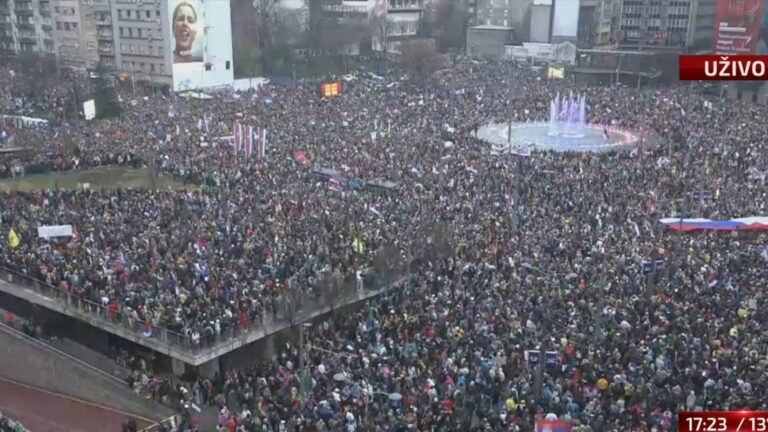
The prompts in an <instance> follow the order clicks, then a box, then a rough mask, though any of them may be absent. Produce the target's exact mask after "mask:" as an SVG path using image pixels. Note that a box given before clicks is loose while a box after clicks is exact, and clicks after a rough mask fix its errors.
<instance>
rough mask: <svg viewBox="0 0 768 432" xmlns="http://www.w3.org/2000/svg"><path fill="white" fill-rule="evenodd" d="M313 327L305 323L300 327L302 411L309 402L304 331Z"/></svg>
mask: <svg viewBox="0 0 768 432" xmlns="http://www.w3.org/2000/svg"><path fill="white" fill-rule="evenodd" d="M310 327H312V323H308V322H304V323H301V324H300V325H299V400H301V406H302V409H303V408H304V404H305V403H306V401H307V397H306V395H307V391H306V390H307V389H306V375H307V373H306V372H307V371H306V368H305V366H304V364H305V363H306V359H305V357H306V351H305V350H304V329H305V328H310Z"/></svg>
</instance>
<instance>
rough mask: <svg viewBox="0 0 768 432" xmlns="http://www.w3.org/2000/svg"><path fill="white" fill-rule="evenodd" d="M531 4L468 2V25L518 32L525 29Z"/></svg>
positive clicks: (505, 0)
mask: <svg viewBox="0 0 768 432" xmlns="http://www.w3.org/2000/svg"><path fill="white" fill-rule="evenodd" d="M576 1H578V0H576ZM535 3H541V2H535ZM533 4H534V0H469V16H470V18H469V25H470V26H479V25H492V26H501V27H512V28H514V29H515V30H516V31H517V32H520V31H521V30H522V29H524V28H525V27H527V26H526V25H525V24H526V21H527V19H528V17H529V16H530V10H531V5H533Z"/></svg>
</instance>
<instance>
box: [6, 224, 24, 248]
mask: <svg viewBox="0 0 768 432" xmlns="http://www.w3.org/2000/svg"><path fill="white" fill-rule="evenodd" d="M8 244H9V245H10V246H11V249H15V248H17V247H19V245H20V244H21V238H20V237H19V235H18V234H16V231H14V230H13V228H11V230H10V231H8Z"/></svg>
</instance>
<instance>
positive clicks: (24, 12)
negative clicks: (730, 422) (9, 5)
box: [13, 3, 35, 16]
mask: <svg viewBox="0 0 768 432" xmlns="http://www.w3.org/2000/svg"><path fill="white" fill-rule="evenodd" d="M13 11H14V12H15V13H16V16H32V15H33V14H34V13H35V11H34V9H32V4H31V3H24V4H19V3H17V4H16V7H15V8H14V9H13Z"/></svg>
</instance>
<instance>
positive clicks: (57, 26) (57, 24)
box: [56, 22, 63, 30]
mask: <svg viewBox="0 0 768 432" xmlns="http://www.w3.org/2000/svg"><path fill="white" fill-rule="evenodd" d="M56 30H63V29H62V25H61V23H60V22H57V23H56Z"/></svg>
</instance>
